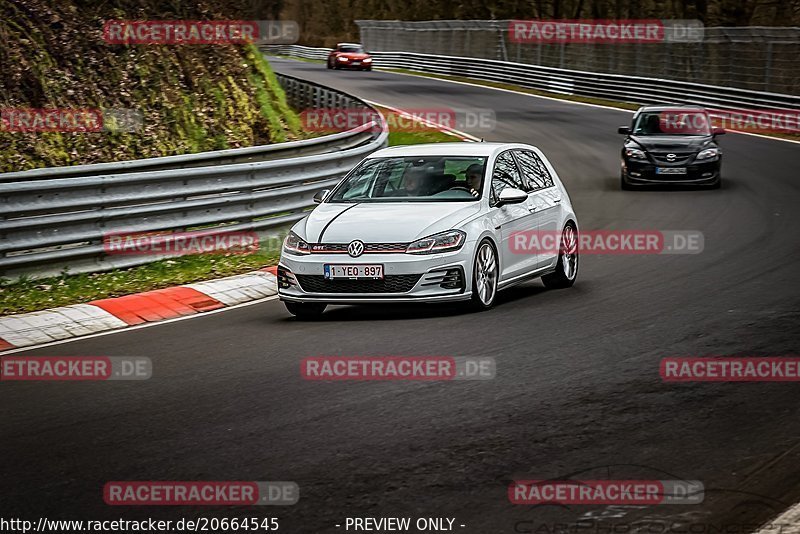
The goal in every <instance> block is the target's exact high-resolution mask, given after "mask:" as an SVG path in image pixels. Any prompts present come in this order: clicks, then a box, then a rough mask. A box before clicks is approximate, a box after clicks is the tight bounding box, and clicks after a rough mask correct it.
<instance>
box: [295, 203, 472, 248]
mask: <svg viewBox="0 0 800 534" xmlns="http://www.w3.org/2000/svg"><path fill="white" fill-rule="evenodd" d="M479 212H480V202H391V203H389V202H386V203H377V202H374V203H361V204H336V203H324V204H320V205H319V206H317V208H316V209H314V211H312V212H311V213H310V214H309V216H308V217H306V218H305V219H303V220H302V221H300V222H298V223H297V225H295V229H294V231H295V233H297V234H299V235H300V237H302V238H304V239H305V240H307V241H308V242H309V243H349V242H350V241H353V240H354V239H359V240H361V241H364V242H365V243H409V242H411V241H415V240H417V239H420V238H422V237H426V236H429V235H432V234H436V233H439V232H444V231H446V230H451V229H453V228H456V227H457V226H458V225H459V223H461V222H462V221H464V220H465V219H467V218H469V217H472V216H474V215H477V214H478V213H479ZM320 236H321V237H320Z"/></svg>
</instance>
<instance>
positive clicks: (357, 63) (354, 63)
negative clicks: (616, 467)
mask: <svg viewBox="0 0 800 534" xmlns="http://www.w3.org/2000/svg"><path fill="white" fill-rule="evenodd" d="M353 65H361V62H360V61H353Z"/></svg>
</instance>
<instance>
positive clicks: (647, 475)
mask: <svg viewBox="0 0 800 534" xmlns="http://www.w3.org/2000/svg"><path fill="white" fill-rule="evenodd" d="M273 65H274V67H275V69H276V70H277V71H279V72H284V73H288V74H292V75H296V76H300V77H303V78H307V79H309V80H312V81H316V82H320V83H324V84H327V85H330V86H333V87H336V88H339V89H343V90H346V91H349V92H351V93H353V94H356V95H359V96H361V97H365V98H368V99H371V100H375V101H378V102H379V103H383V104H388V105H391V106H397V107H404V108H436V107H458V108H468V107H479V108H489V109H493V110H494V111H495V113H496V117H497V122H498V124H497V128H496V129H495V130H494V131H493V132H490V133H486V134H482V133H478V134H476V135H481V136H485V137H486V140H487V141H518V142H525V143H532V144H534V145H537V146H539V147H540V148H541V149H542V150H543V151H544V152H545V153H546V154H548V156H549V157H550V159H551V161H552V162H553V164H554V165H555V167H556V169H557V170H558V172H559V174H560V176H561V178H562V179H563V180H564V182H565V183H566V185H567V188H568V190H569V192H570V194H571V197H572V201H573V203H574V205H575V208H576V211H577V213H578V216H579V217H580V222H581V225H582V227H583V229H584V230H588V229H592V230H595V229H621V228H629V229H661V230H700V231H702V232H703V233H704V235H705V249H704V251H703V253H701V254H696V255H605V256H603V255H594V256H586V255H584V256H582V258H581V265H580V272H579V275H578V282H577V284H576V285H575V287H573V288H571V289H567V290H559V291H547V290H545V289H544V287H543V286H542V284H541V282H539V281H535V282H530V283H527V284H524V285H522V286H518V287H516V288H513V289H511V290H509V291H507V292H505V293H502V294H501V296H500V301H499V303H498V305H497V307H496V308H495V309H493V310H491V311H488V312H485V313H478V314H473V313H464V312H462V311H461V310H460V309H459V308H458V307H455V306H421V305H420V306H403V307H396V306H382V307H370V308H358V307H344V306H342V307H334V308H330V309H329V310H328V311H327V312H326V313H325V315H324V319H323V320H322V321H321V322H317V323H303V322H297V321H295V320H293V319H292V318H291V316H290V315H289V314H288V313H287V312H286V310H285V309H284V307H283V305H282V304H281V303H280V302H278V301H277V300H272V301H267V302H262V303H259V304H256V305H252V306H245V307H240V308H236V309H233V310H230V311H226V312H224V313H217V314H213V315H209V316H205V317H199V318H194V319H191V320H186V321H178V322H173V323H167V324H162V325H156V326H152V327H149V328H143V329H137V330H131V331H127V332H121V333H116V334H112V335H105V336H100V337H95V338H89V339H83V340H77V341H74V342H70V343H65V344H60V345H55V346H51V347H46V348H39V349H35V350H30V351H26V352H23V353H22V354H25V355H41V356H44V355H50V356H148V357H150V358H152V360H153V362H154V370H153V378H152V379H150V380H148V381H144V382H100V383H74V382H73V383H36V382H30V383H6V384H3V385H2V386H1V387H0V413H2V416H1V417H0V427H2V434H3V439H2V441H0V458H2V463H3V476H2V478H0V485H2V494H3V495H4V496H6V497H4V502H3V503H2V508H3V510H4V512H5V514H4V515H9V516H13V515H16V516H40V515H45V516H47V517H48V518H51V519H53V518H70V519H104V518H118V517H125V518H137V517H138V518H143V517H158V518H175V517H176V516H178V517H180V516H183V517H198V516H206V517H211V516H216V517H245V516H256V517H266V516H270V517H278V518H279V520H280V530H281V531H283V532H287V533H295V532H298V533H306V532H308V533H311V532H337V531H344V521H345V519H346V518H347V517H388V516H409V517H412V518H417V517H450V518H455V525H456V527H455V529H456V530H457V531H458V532H464V533H511V532H539V533H547V534H550V533H553V532H557V531H558V530H557V529H556V528H555V527H554V525H558V524H562V525H563V524H566V523H571V522H574V521H576V520H578V519H581V518H583V519H587V518H596V519H597V518H600V519H604V520H606V521H609V522H611V523H622V524H628V523H630V522H634V521H638V520H642V519H647V520H649V521H655V522H661V523H658V524H661V525H671V524H675V523H681V524H685V523H696V524H699V525H714V524H716V525H719V524H735V525H738V526H739V528H740V529H741V530H739V531H738V532H749V531H752V530H753V528H754V527H755V526H756V525H757V524H759V523H761V522H763V521H765V520H767V519H769V518H770V517H772V516H774V515H776V514H777V513H779V512H781V511H782V510H784V509H786V508H788V507H789V506H791V505H793V504H794V503H796V502H797V501H798V500H800V487H798V485H797V480H799V479H800V402H798V401H799V400H800V389H798V388H800V385H798V383H796V382H795V383H783V384H781V383H772V384H770V383H761V384H757V383H744V384H736V383H718V384H713V383H690V384H673V383H664V382H662V380H661V378H660V376H659V362H660V360H661V358H663V357H666V356H705V355H733V354H738V355H760V356H773V355H774V356H783V355H787V354H797V353H798V349H800V333H799V332H800V328H798V326H800V280H798V274H799V270H798V265H800V210H798V206H800V144H796V143H789V142H782V141H777V140H770V139H765V138H759V137H754V136H746V135H740V134H729V135H726V136H725V137H724V138H722V146H723V149H724V152H725V156H724V164H723V171H724V177H725V183H724V186H723V189H722V190H719V191H692V190H688V191H652V192H648V191H645V192H638V191H632V192H623V191H620V189H619V178H618V165H619V148H620V146H621V136H619V135H618V134H617V133H616V128H617V126H619V125H623V124H626V123H627V122H628V120H629V117H630V115H629V114H628V113H626V112H623V111H617V110H611V109H601V108H596V107H589V106H583V105H575V104H571V103H566V102H561V101H555V100H549V99H542V98H534V97H529V96H524V95H517V94H511V93H508V92H501V91H496V90H492V89H488V88H480V87H475V86H468V85H460V84H453V83H447V82H444V81H438V80H433V79H426V78H420V77H412V76H406V75H400V74H391V73H385V72H378V71H373V72H347V71H328V70H326V69H325V67H324V65H323V64H316V63H306V62H295V61H288V60H278V59H275V60H274V62H273ZM320 355H331V356H333V355H339V356H353V355H360V356H366V355H409V356H426V355H431V356H433V355H436V356H472V357H479V356H493V357H494V358H495V359H496V361H497V377H496V379H495V380H489V381H462V382H427V383H426V382H313V381H304V380H303V379H302V378H301V376H300V367H299V363H300V360H301V359H302V358H303V357H307V356H320ZM576 473H585V474H584V475H582V478H584V479H598V478H613V479H691V480H700V481H702V482H703V483H704V485H705V488H706V496H705V501H704V503H703V504H700V505H664V506H652V507H648V508H642V507H620V506H617V507H614V506H610V507H605V506H595V507H590V506H561V507H559V506H544V507H534V506H519V505H512V504H511V503H510V502H509V500H508V498H507V495H506V492H507V485H508V483H509V482H510V481H511V480H513V479H515V478H523V479H524V478H527V479H547V478H556V479H557V478H565V477H568V476H575V474H576ZM112 480H291V481H295V482H297V483H298V484H299V486H300V488H301V497H300V502H299V503H298V504H296V505H294V506H290V507H274V508H273V507H261V508H223V507H218V508H211V509H198V508H189V507H185V508H174V507H173V508H170V507H159V508H156V507H151V508H147V507H144V508H142V507H138V508H117V507H110V506H107V505H105V504H104V502H103V499H102V487H103V484H104V483H105V482H107V481H112ZM337 524H338V525H342V526H341V527H339V528H337V527H336V525H337ZM460 525H464V526H463V527H461V526H460ZM540 525H545V526H544V527H541V526H540ZM699 528H701V527H698V528H697V529H696V530H698V531H697V532H696V533H695V534H705V532H709V529H710V528H711V527H710V526H708V527H706V529H705V530H703V531H699ZM582 532H594V531H591V530H583V531H582ZM601 532H603V533H604V534H609V531H601ZM617 532H618V533H624V532H626V530H624V529H623V530H619V531H617ZM627 532H632V530H630V531H627ZM649 532H651V533H652V534H656V533H658V532H663V530H662V531H658V530H651V531H649ZM731 534H736V533H731Z"/></svg>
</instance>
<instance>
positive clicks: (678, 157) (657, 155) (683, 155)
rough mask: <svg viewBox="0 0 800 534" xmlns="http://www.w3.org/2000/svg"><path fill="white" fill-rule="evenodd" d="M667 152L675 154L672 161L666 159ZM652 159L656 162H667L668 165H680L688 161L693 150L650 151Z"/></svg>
mask: <svg viewBox="0 0 800 534" xmlns="http://www.w3.org/2000/svg"><path fill="white" fill-rule="evenodd" d="M667 154H675V159H673V160H672V161H670V160H668V159H667ZM650 155H651V156H653V159H654V160H655V161H656V162H658V163H668V164H670V165H680V164H681V163H686V162H687V161H689V160H690V159H691V158H692V156H693V155H694V152H650Z"/></svg>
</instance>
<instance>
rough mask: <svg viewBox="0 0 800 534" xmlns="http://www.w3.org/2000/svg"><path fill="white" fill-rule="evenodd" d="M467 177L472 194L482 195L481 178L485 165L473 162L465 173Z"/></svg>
mask: <svg viewBox="0 0 800 534" xmlns="http://www.w3.org/2000/svg"><path fill="white" fill-rule="evenodd" d="M464 174H465V175H466V177H467V187H468V188H469V192H470V193H472V196H474V197H479V196H481V179H482V178H483V166H482V165H478V164H477V163H473V164H472V165H470V166H469V167H467V171H466V172H465V173H464Z"/></svg>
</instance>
